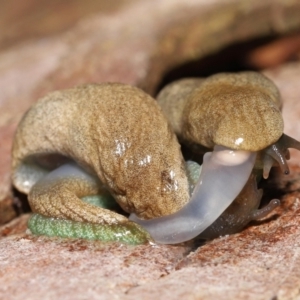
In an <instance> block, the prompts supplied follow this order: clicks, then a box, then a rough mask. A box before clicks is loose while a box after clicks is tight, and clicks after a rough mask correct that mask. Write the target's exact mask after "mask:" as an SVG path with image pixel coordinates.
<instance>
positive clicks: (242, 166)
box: [130, 145, 256, 244]
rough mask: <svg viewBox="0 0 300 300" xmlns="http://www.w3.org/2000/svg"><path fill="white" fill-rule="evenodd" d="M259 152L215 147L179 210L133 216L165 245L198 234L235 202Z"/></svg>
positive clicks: (206, 157)
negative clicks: (147, 217) (147, 216)
mask: <svg viewBox="0 0 300 300" xmlns="http://www.w3.org/2000/svg"><path fill="white" fill-rule="evenodd" d="M255 158H256V153H253V152H249V151H242V150H231V149H228V148H226V147H223V146H218V145H217V146H215V148H214V151H213V152H212V153H210V152H209V153H206V154H205V155H204V161H203V166H202V171H201V174H200V178H199V180H198V183H197V186H196V187H195V189H194V192H193V194H192V197H191V200H190V202H189V203H188V204H186V205H185V206H184V207H183V208H182V209H180V210H179V211H178V212H176V213H174V214H172V215H168V216H163V217H160V218H155V219H152V220H140V219H138V218H137V217H136V216H135V215H134V214H132V215H131V216H130V219H131V220H133V221H135V222H137V223H138V224H140V225H141V226H142V227H144V228H145V229H146V230H147V231H148V232H149V233H150V235H151V236H152V238H153V239H154V240H155V241H156V242H158V243H162V244H176V243H180V242H184V241H187V240H190V239H192V238H194V237H196V236H198V235H199V234H200V233H201V232H202V231H204V230H205V229H206V228H207V227H208V226H210V225H211V224H212V223H213V222H214V221H215V220H216V219H217V218H218V217H219V216H220V215H221V214H222V213H223V212H224V210H225V209H226V208H227V207H228V206H229V205H230V204H231V203H232V201H233V200H234V199H235V198H236V197H237V196H238V194H239V193H240V192H241V190H242V189H243V187H244V186H245V184H246V182H247V181H248V178H249V176H250V174H251V171H252V169H253V166H254V163H255Z"/></svg>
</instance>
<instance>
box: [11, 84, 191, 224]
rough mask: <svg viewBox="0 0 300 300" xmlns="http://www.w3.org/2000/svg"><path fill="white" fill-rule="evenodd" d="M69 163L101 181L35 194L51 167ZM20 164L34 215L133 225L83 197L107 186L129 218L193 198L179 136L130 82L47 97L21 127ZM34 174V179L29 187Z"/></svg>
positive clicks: (19, 181) (16, 157)
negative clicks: (129, 214)
mask: <svg viewBox="0 0 300 300" xmlns="http://www.w3.org/2000/svg"><path fill="white" fill-rule="evenodd" d="M166 149H168V152H167V155H166V154H165V153H166ZM57 154H58V155H57ZM52 158H55V159H54V160H52ZM68 159H71V160H73V161H75V162H76V163H77V164H78V165H80V166H81V167H82V168H83V169H85V170H86V171H87V172H88V173H90V174H91V175H93V176H94V177H95V179H94V181H92V182H87V181H84V180H81V181H80V182H76V181H72V180H71V181H70V180H65V181H54V182H53V184H52V186H51V188H50V189H48V190H47V191H45V190H44V189H43V188H40V187H39V186H38V185H37V186H36V188H35V189H34V188H33V189H32V191H31V192H30V190H31V188H32V186H33V185H34V184H35V182H37V181H38V180H39V179H40V178H41V177H42V176H44V175H45V174H46V173H48V172H49V169H54V168H56V167H57V166H59V165H61V164H62V163H63V162H64V161H66V160H68ZM12 165H13V183H14V185H15V186H16V188H17V189H19V190H20V191H22V192H25V193H29V192H30V194H29V201H30V205H31V207H32V210H33V211H35V212H38V213H41V214H43V215H45V216H50V217H58V218H67V219H71V220H74V221H88V222H92V223H106V224H113V223H118V222H126V221H127V218H125V217H124V216H122V215H119V214H117V213H115V212H112V211H109V210H107V209H104V208H100V207H95V206H92V205H90V204H88V203H85V202H83V201H81V200H80V199H79V197H81V196H82V195H93V194H97V193H99V190H101V189H103V186H102V184H100V183H99V180H100V181H101V182H102V183H103V185H104V186H105V187H106V188H107V189H108V190H109V191H110V193H111V194H112V195H113V196H114V198H115V199H116V201H117V202H118V203H119V205H120V206H121V207H122V208H123V209H124V210H125V211H126V212H128V213H131V212H134V213H135V214H137V215H138V216H139V217H141V218H145V219H149V218H154V217H159V216H162V215H166V214H170V213H173V212H175V211H177V210H178V209H179V208H181V207H182V206H183V205H184V204H185V203H186V202H187V201H188V199H189V193H188V182H187V178H186V175H185V169H184V162H183V158H182V155H181V152H180V146H179V144H178V142H177V139H176V136H175V135H174V134H173V132H172V130H171V129H170V126H169V125H168V123H167V121H166V119H165V117H164V116H163V114H162V113H161V110H160V108H159V106H158V105H157V104H156V102H155V101H154V100H153V99H152V98H151V97H150V96H148V95H147V94H145V93H144V92H143V91H141V90H140V89H138V88H135V87H131V86H128V85H124V84H118V83H104V84H90V85H85V86H79V87H75V88H73V89H68V90H63V91H57V92H53V93H51V94H49V95H47V96H46V97H44V98H42V99H40V100H39V101H38V102H37V103H36V104H35V105H34V106H33V107H32V108H31V109H30V110H29V111H28V112H27V113H26V115H25V116H24V118H23V120H22V121H21V123H20V125H19V127H18V130H17V132H16V136H15V140H14V145H13V163H12ZM45 167H46V168H45ZM47 168H48V170H47ZM28 174H31V175H32V178H31V179H30V180H31V181H30V183H29V184H27V185H26V184H24V181H26V180H25V179H26V176H28ZM172 174H173V175H172Z"/></svg>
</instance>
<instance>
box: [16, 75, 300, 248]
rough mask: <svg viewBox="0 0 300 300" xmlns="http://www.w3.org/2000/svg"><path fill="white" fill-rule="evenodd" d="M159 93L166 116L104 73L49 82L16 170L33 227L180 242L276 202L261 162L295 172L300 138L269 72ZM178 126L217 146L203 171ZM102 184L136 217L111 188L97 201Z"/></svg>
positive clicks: (29, 118) (222, 229)
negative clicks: (71, 82) (189, 156)
mask: <svg viewBox="0 0 300 300" xmlns="http://www.w3.org/2000/svg"><path fill="white" fill-rule="evenodd" d="M158 102H159V104H160V105H161V107H162V110H163V112H164V113H165V115H166V117H165V116H164V114H163V113H162V111H161V108H160V107H159V105H158V104H157V103H156V101H155V100H154V99H152V98H151V97H150V96H149V95H147V94H145V93H144V92H142V91H141V90H139V89H137V88H134V87H131V86H128V85H124V84H117V83H103V84H93V85H85V86H79V87H75V88H73V89H68V90H64V91H58V92H54V93H51V94H49V95H48V96H46V97H44V98H42V99H40V100H39V101H38V102H37V103H36V104H35V105H34V106H33V107H32V108H31V109H30V110H29V111H28V112H27V113H26V115H25V116H24V118H23V120H22V121H21V123H20V125H19V127H18V129H17V132H16V136H15V140H14V145H13V162H12V167H13V177H12V178H13V184H14V186H15V187H16V188H17V189H18V190H20V191H22V192H24V193H26V194H28V200H29V203H30V206H31V208H32V210H33V212H35V213H36V214H37V215H34V216H33V218H32V219H31V221H30V222H29V228H30V229H31V231H32V232H33V233H36V234H46V235H50V236H53V235H54V236H61V237H79V238H82V237H83V238H88V239H101V240H105V241H112V240H115V241H121V242H124V243H131V244H137V243H144V242H145V241H150V240H154V241H155V242H157V243H163V244H167V243H170V244H172V243H180V242H184V241H187V240H190V239H192V238H194V237H202V238H205V239H209V238H214V237H217V236H220V235H224V234H229V233H234V232H237V231H239V230H241V229H242V228H243V227H244V226H245V225H246V224H247V223H248V222H250V221H251V220H253V219H258V218H261V217H263V216H265V215H266V214H267V213H268V212H270V211H271V210H272V209H273V208H274V207H276V206H277V205H279V201H278V200H274V201H271V202H270V204H269V205H268V206H267V207H265V208H262V209H258V206H259V204H260V198H261V191H258V190H257V187H256V182H255V181H256V180H255V175H254V174H255V173H256V171H255V170H256V169H263V175H264V177H267V176H268V173H269V170H270V168H271V167H272V166H273V165H274V164H275V163H279V165H280V166H281V168H282V169H283V171H284V172H285V173H286V172H288V168H287V164H286V161H285V157H286V156H287V154H288V150H287V148H289V147H296V148H297V149H300V147H299V143H298V142H297V141H295V140H293V139H291V138H289V137H287V136H285V135H283V133H282V129H283V121H282V117H281V114H280V101H279V93H278V91H277V88H276V87H275V86H274V84H273V83H272V82H271V81H269V80H268V79H266V78H265V77H263V76H262V75H260V74H257V73H253V72H246V73H240V74H219V75H215V76H212V77H210V78H208V79H206V80H203V79H200V80H199V79H196V80H195V79H191V80H183V81H181V82H175V83H174V84H171V85H170V86H167V87H166V88H165V89H164V90H163V91H162V92H161V94H160V95H159V97H158ZM257 106H258V107H259V108H258V109H256V111H255V113H254V112H252V110H253V109H255V108H256V107H257ZM174 132H175V133H176V134H177V136H178V138H179V140H180V141H181V142H183V143H185V144H187V145H188V146H189V147H190V148H191V149H196V148H199V147H205V148H209V149H213V152H212V153H210V152H208V153H206V155H205V157H204V163H203V166H202V168H201V173H200V171H199V167H198V166H196V167H195V165H194V167H193V170H194V171H195V172H196V173H197V174H198V175H197V176H194V179H192V178H191V173H193V172H194V171H190V170H192V169H190V167H191V166H190V165H189V163H187V164H186V165H185V163H184V159H183V157H182V154H181V151H180V145H179V143H178V141H177V138H176V135H175V134H174ZM261 135H266V136H261ZM253 170H254V171H253ZM199 173H200V176H199ZM192 177H193V176H192ZM195 178H196V179H195ZM196 181H197V182H196ZM105 195H111V196H112V197H113V198H114V199H115V201H116V203H117V204H118V205H119V206H120V207H121V208H122V209H123V211H124V212H125V213H127V214H131V215H130V218H129V219H128V218H127V217H126V216H124V215H123V214H120V213H119V211H118V209H115V201H114V200H112V198H109V197H108V199H110V200H105V201H104V202H102V204H100V205H99V203H98V204H97V203H95V202H94V200H95V199H100V198H101V199H102V197H104V198H105V197H106V196H105ZM110 201H112V205H110V204H109V203H110ZM96 202H97V201H96Z"/></svg>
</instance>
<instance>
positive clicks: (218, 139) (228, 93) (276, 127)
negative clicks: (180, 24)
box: [158, 72, 283, 151]
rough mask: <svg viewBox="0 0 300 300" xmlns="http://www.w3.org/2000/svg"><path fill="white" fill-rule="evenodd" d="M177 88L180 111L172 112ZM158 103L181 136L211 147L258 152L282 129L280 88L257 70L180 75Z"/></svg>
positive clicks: (281, 131)
mask: <svg viewBox="0 0 300 300" xmlns="http://www.w3.org/2000/svg"><path fill="white" fill-rule="evenodd" d="M186 86H187V87H186ZM195 86H197V87H196V88H195ZM178 90H182V92H181V95H180V99H181V100H180V104H175V106H178V107H179V108H180V110H181V112H180V113H179V112H178V110H177V111H176V113H175V112H174V110H173V109H170V107H171V106H172V104H170V103H174V101H175V102H177V101H176V100H177V97H179V96H178V95H176V96H175V94H177V91H178ZM183 99H184V100H183ZM158 102H159V104H160V105H161V107H162V109H163V111H164V113H165V114H166V116H167V118H168V120H169V121H170V122H171V124H172V126H173V128H174V130H175V132H176V134H177V135H178V136H179V138H180V139H181V140H184V141H185V142H187V143H191V144H195V143H196V144H200V145H202V146H205V147H207V148H210V149H211V148H213V147H214V145H222V146H225V147H229V148H232V149H236V150H247V151H259V150H262V149H264V148H266V147H267V146H269V145H271V144H273V143H275V142H276V141H277V140H278V139H279V138H280V136H281V135H282V133H283V119H282V116H281V112H280V108H281V104H280V95H279V92H278V89H277V88H276V86H275V85H274V84H273V83H272V82H271V81H270V80H269V79H267V78H266V77H265V76H263V75H261V74H259V73H256V72H243V73H235V74H231V73H221V74H217V75H213V76H211V77H208V78H207V79H205V80H203V79H184V80H179V81H176V82H174V83H172V84H171V85H169V86H167V87H166V88H165V89H164V90H163V91H162V92H161V93H160V94H159V96H158ZM183 102H184V104H183ZM240 138H242V139H243V141H242V142H237V141H239V140H238V139H240Z"/></svg>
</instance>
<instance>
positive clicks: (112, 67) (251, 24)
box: [0, 0, 300, 300]
mask: <svg viewBox="0 0 300 300" xmlns="http://www.w3.org/2000/svg"><path fill="white" fill-rule="evenodd" d="M32 1H33V0H32ZM299 15H300V3H299V1H297V0H291V1H284V0H275V1H274V0H272V1H271V0H269V1H258V0H255V1H251V2H250V1H249V2H248V1H237V0H235V1H234V0H227V1H210V2H207V1H204V0H198V1H196V0H194V1H192V0H188V1H184V2H182V1H179V0H163V1H158V0H157V1H153V0H152V1H150V0H144V1H135V2H130V3H128V4H126V5H124V6H122V7H120V8H118V9H114V10H107V11H106V12H105V13H104V12H103V13H98V14H95V15H94V16H93V17H89V18H86V19H83V20H82V21H80V22H79V23H78V24H76V25H72V24H74V23H72V22H71V23H70V25H68V26H70V28H69V29H68V31H61V30H57V31H55V30H54V31H51V30H50V31H48V32H47V34H46V35H45V38H43V39H32V40H31V41H24V42H22V43H19V44H18V45H17V46H14V47H10V48H6V50H2V51H1V52H0V85H1V93H0V107H1V114H0V137H1V148H0V183H1V184H0V211H1V210H2V215H1V213H0V223H1V222H6V221H8V219H10V218H12V217H13V216H14V215H13V212H14V210H13V209H12V207H11V204H12V202H13V200H12V198H11V197H10V198H8V196H9V195H11V193H10V180H9V176H10V154H9V153H10V147H11V143H12V138H13V132H14V130H15V128H16V124H17V123H18V121H19V120H20V118H21V116H22V114H23V113H24V111H25V110H26V109H27V108H28V107H29V106H30V105H31V103H33V102H34V101H36V100H37V98H38V97H40V96H41V95H43V94H45V93H46V92H48V91H50V90H54V89H58V88H65V87H69V86H72V85H75V84H79V83H84V82H92V81H97V82H99V81H121V82H126V83H130V84H134V85H138V86H140V87H143V88H144V89H145V90H147V91H149V92H151V93H153V92H154V91H155V89H156V87H157V85H158V83H159V82H160V81H161V79H162V77H163V75H164V74H165V72H167V71H168V70H169V69H171V68H174V67H176V66H178V65H180V64H183V63H185V62H187V61H191V60H197V59H199V58H201V57H203V56H205V55H207V54H209V53H213V52H216V51H218V50H220V49H222V48H224V47H225V46H227V45H229V44H231V43H234V42H237V41H244V40H248V39H252V38H255V37H260V36H264V35H268V34H270V33H274V32H275V33H279V34H281V33H284V32H288V31H290V30H293V29H295V28H299V26H300V18H299ZM64 28H65V27H64ZM49 33H55V34H54V35H52V36H50V35H48V34H49ZM34 36H35V35H34ZM265 74H266V75H267V76H269V77H270V78H272V79H273V80H274V81H275V82H276V84H277V85H278V86H279V88H280V91H281V93H282V96H283V100H284V108H283V116H284V119H285V131H286V133H287V134H290V135H292V136H294V137H295V138H298V139H300V125H299V124H300V123H299V118H298V116H299V114H300V107H299V104H298V102H299V101H298V98H299V94H300V86H299V74H300V63H299V62H293V63H290V64H285V65H281V66H278V67H276V68H272V69H271V70H267V71H266V72H265ZM298 123H299V124H298ZM297 124H298V125H297ZM292 154H293V159H292V160H291V162H292V164H293V165H292V167H291V171H292V172H291V174H290V175H289V176H286V177H284V178H283V177H277V179H274V180H273V181H272V182H271V181H270V184H269V192H270V193H271V192H275V194H278V195H280V194H284V196H282V199H281V200H282V206H281V207H280V208H277V210H276V211H274V212H273V213H272V214H271V215H270V216H269V217H268V218H266V219H265V220H264V221H262V222H256V223H253V224H250V226H249V227H248V228H247V229H245V230H243V231H242V232H241V233H239V234H235V235H231V236H226V237H223V238H219V239H215V240H213V241H211V242H208V243H206V244H204V245H202V246H200V247H199V244H194V243H187V244H185V245H177V246H158V245H141V246H137V247H131V246H125V245H120V244H114V243H111V244H109V243H101V242H91V241H82V240H67V239H65V240H64V239H58V238H46V237H34V236H32V235H30V234H29V233H28V232H26V221H27V218H28V216H27V215H23V216H21V217H19V218H17V219H15V220H13V221H12V222H10V223H8V224H6V225H3V226H2V227H0V299H8V300H9V299H14V300H15V299H24V297H25V298H28V299H29V298H30V299H41V298H43V299H53V298H55V299H68V298H70V299H99V298H101V299H112V298H120V299H139V298H143V299H153V298H154V299H155V298H157V299H161V298H169V299H180V298H184V299H299V298H300V294H299V291H300V273H299V270H300V256H299V249H300V248H299V241H300V240H299V236H300V229H299V228H300V227H299V223H300V219H299V216H300V206H299V205H300V202H299V199H300V194H299V176H300V175H299V174H300V167H299V161H300V160H299V159H300V156H299V153H292ZM273 189H276V190H275V191H274V190H273ZM1 199H2V201H1ZM4 199H5V200H4ZM6 201H8V202H9V201H10V202H9V204H6ZM1 205H3V206H1ZM7 208H8V209H9V211H10V212H9V213H5V214H4V213H3V211H4V210H5V209H7ZM3 216H5V218H6V219H5V221H3V220H4V219H3Z"/></svg>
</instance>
